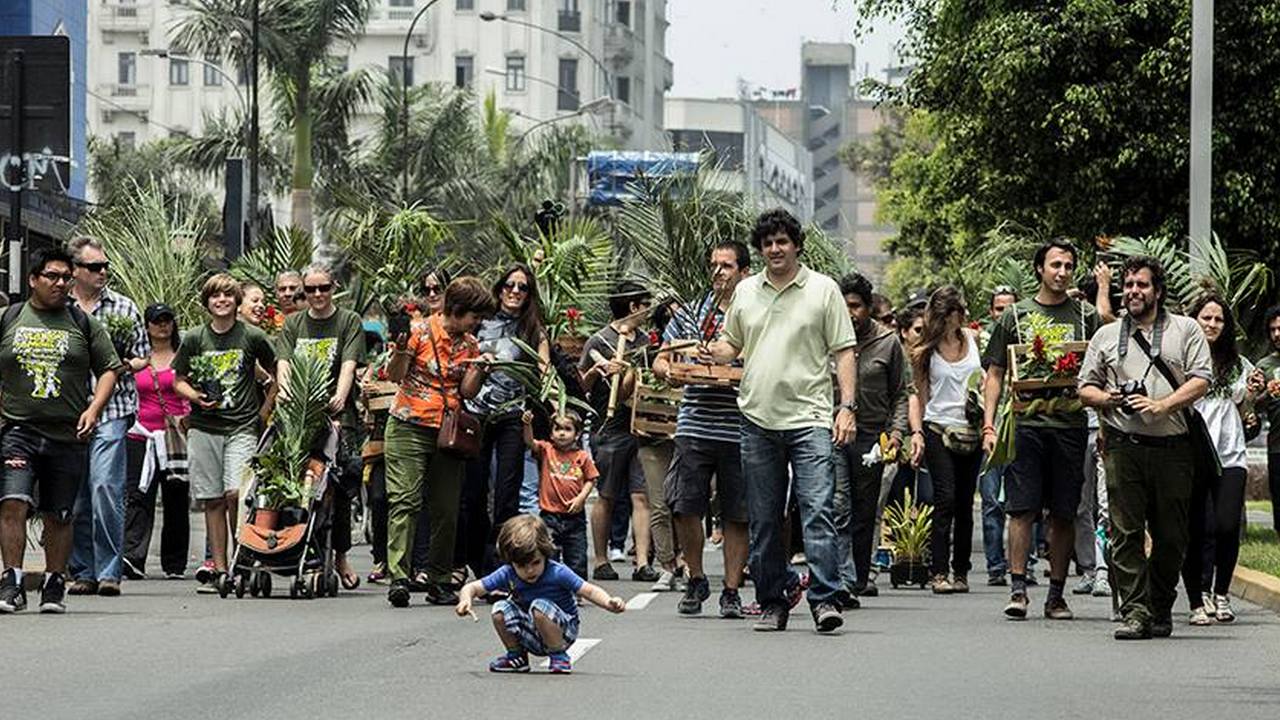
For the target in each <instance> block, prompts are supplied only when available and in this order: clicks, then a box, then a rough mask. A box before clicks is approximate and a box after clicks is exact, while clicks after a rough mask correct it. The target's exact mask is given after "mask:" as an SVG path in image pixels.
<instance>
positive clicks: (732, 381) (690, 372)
mask: <svg viewBox="0 0 1280 720" xmlns="http://www.w3.org/2000/svg"><path fill="white" fill-rule="evenodd" d="M668 374H669V375H670V376H671V379H672V380H674V381H676V382H678V383H680V384H682V385H720V386H723V387H737V386H738V385H741V384H742V368H740V367H733V366H732V365H707V364H705V363H688V362H674V361H673V362H672V363H671V364H670V370H669V371H668Z"/></svg>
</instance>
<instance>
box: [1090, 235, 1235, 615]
mask: <svg viewBox="0 0 1280 720" xmlns="http://www.w3.org/2000/svg"><path fill="white" fill-rule="evenodd" d="M1121 277H1122V278H1123V288H1124V305H1125V309H1126V310H1127V311H1128V315H1127V316H1125V317H1123V318H1122V319H1121V320H1120V322H1114V323H1111V324H1110V325H1106V326H1104V327H1103V328H1102V329H1100V330H1099V331H1098V332H1097V334H1096V335H1094V337H1093V340H1091V341H1090V343H1089V350H1088V352H1087V353H1086V354H1085V359H1084V363H1083V365H1082V367H1081V370H1080V375H1079V395H1080V400H1081V401H1082V402H1084V403H1085V404H1086V405H1088V406H1090V407H1093V408H1096V409H1097V411H1098V414H1099V416H1100V417H1101V420H1102V428H1101V431H1100V435H1101V442H1102V447H1103V452H1104V458H1105V463H1106V475H1107V493H1108V497H1109V504H1110V505H1111V542H1112V546H1111V564H1110V572H1111V577H1112V584H1113V585H1114V586H1115V587H1116V589H1117V591H1118V593H1119V599H1120V614H1121V616H1122V617H1123V622H1124V624H1123V625H1121V626H1120V627H1119V628H1117V629H1116V631H1115V638H1116V639H1117V640H1145V639H1148V638H1151V637H1153V636H1155V637H1168V636H1169V635H1170V634H1171V633H1172V632H1173V619H1172V611H1173V601H1174V600H1175V599H1176V597H1177V595H1176V592H1175V588H1176V586H1177V584H1178V571H1179V569H1180V568H1181V567H1182V559H1183V555H1184V553H1185V552H1186V548H1187V536H1188V521H1187V517H1188V516H1187V512H1188V507H1189V506H1190V502H1191V486H1192V483H1193V481H1194V476H1195V468H1196V455H1195V446H1194V443H1193V441H1192V436H1191V430H1192V425H1191V422H1192V420H1193V418H1192V417H1191V415H1190V414H1189V413H1187V412H1183V411H1184V410H1185V409H1187V408H1190V407H1191V405H1192V404H1193V403H1195V401H1196V400H1197V399H1198V398H1200V397H1201V396H1202V395H1204V394H1205V392H1206V391H1207V390H1208V389H1209V381H1210V379H1211V378H1212V377H1213V375H1212V370H1213V366H1212V361H1211V359H1210V355H1209V344H1208V342H1207V341H1206V340H1205V337H1204V333H1203V332H1202V331H1201V330H1200V326H1199V325H1198V324H1197V323H1196V321H1195V320H1193V319H1192V318H1189V317H1184V316H1182V315H1174V314H1171V313H1169V312H1167V311H1166V310H1165V309H1164V300H1165V296H1166V292H1165V277H1164V268H1163V267H1162V266H1161V265H1160V262H1159V261H1158V260H1156V259H1155V258H1150V257H1132V258H1129V259H1128V260H1127V261H1126V262H1125V264H1124V268H1123V270H1122V271H1121ZM1144 530H1146V531H1149V532H1150V534H1151V554H1150V557H1147V555H1146V553H1145V552H1144V538H1143V532H1144Z"/></svg>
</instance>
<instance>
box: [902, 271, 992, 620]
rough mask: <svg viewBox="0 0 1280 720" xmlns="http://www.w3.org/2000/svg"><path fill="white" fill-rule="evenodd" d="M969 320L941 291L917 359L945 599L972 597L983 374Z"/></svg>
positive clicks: (914, 407)
mask: <svg viewBox="0 0 1280 720" xmlns="http://www.w3.org/2000/svg"><path fill="white" fill-rule="evenodd" d="M967 317H968V311H967V310H966V309H965V305H964V297H963V296H962V295H961V294H960V291H959V290H957V289H956V288H954V287H951V286H949V285H948V286H944V287H941V288H939V289H938V290H936V291H935V292H934V293H933V295H931V296H930V297H929V305H928V308H927V309H926V311H925V330H924V335H923V336H922V337H921V339H920V343H919V344H918V345H917V346H916V347H915V349H914V350H913V352H912V358H911V360H912V363H911V364H912V371H913V372H914V374H915V386H916V396H915V397H914V398H913V399H912V403H911V456H912V462H913V463H914V464H915V465H917V466H918V465H919V464H920V461H921V460H922V459H923V460H924V462H925V464H926V465H927V466H928V468H929V474H930V475H931V476H932V478H933V503H934V507H933V530H932V533H931V539H930V555H931V557H930V571H931V574H932V575H933V581H932V587H933V592H934V593H936V594H939V595H946V594H950V593H956V592H959V593H964V592H968V591H969V580H968V575H969V570H970V567H971V562H970V556H971V554H972V551H973V495H974V492H975V491H976V489H977V485H978V469H979V466H980V464H981V453H980V452H979V450H980V443H981V438H980V436H979V435H978V433H977V424H978V423H977V419H976V418H974V417H972V411H966V406H967V405H968V397H969V382H970V379H971V378H972V377H973V375H975V374H981V372H982V363H981V360H980V358H981V355H980V352H979V350H978V341H977V333H976V332H974V331H973V330H970V329H969V328H968V327H967V326H966V324H965V323H966V319H967ZM948 565H949V566H950V570H951V575H952V576H951V578H950V579H948V577H947V570H948Z"/></svg>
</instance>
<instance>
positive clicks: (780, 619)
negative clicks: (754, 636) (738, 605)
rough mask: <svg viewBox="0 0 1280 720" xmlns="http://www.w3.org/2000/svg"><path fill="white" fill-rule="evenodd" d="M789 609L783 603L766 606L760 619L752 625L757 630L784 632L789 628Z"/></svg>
mask: <svg viewBox="0 0 1280 720" xmlns="http://www.w3.org/2000/svg"><path fill="white" fill-rule="evenodd" d="M788 615H789V612H788V610H787V609H786V608H785V607H783V606H781V605H770V606H769V607H767V608H764V612H763V613H761V614H760V619H759V620H757V621H756V624H755V625H752V626H751V629H752V630H755V631H756V632H782V631H783V630H786V629H787V617H788Z"/></svg>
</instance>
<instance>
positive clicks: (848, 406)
mask: <svg viewBox="0 0 1280 720" xmlns="http://www.w3.org/2000/svg"><path fill="white" fill-rule="evenodd" d="M836 410H848V411H849V412H851V413H853V414H854V415H857V414H858V401H857V400H850V401H849V402H847V403H841V404H840V405H839V406H837V407H836Z"/></svg>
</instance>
